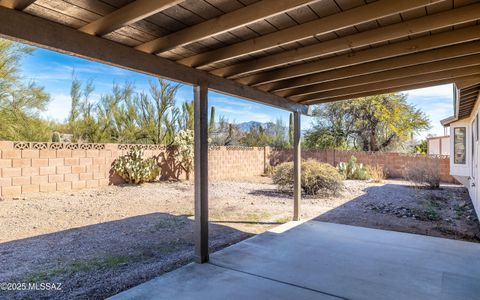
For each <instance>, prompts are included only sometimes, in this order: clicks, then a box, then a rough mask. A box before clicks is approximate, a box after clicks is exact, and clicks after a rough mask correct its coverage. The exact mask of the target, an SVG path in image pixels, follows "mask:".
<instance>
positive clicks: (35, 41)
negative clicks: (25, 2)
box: [0, 7, 308, 114]
mask: <svg viewBox="0 0 480 300" xmlns="http://www.w3.org/2000/svg"><path fill="white" fill-rule="evenodd" d="M0 20H2V22H0V37H5V38H8V39H12V40H16V41H20V42H24V43H28V44H32V45H35V46H39V47H45V48H48V49H52V50H56V51H59V52H62V53H65V54H69V55H74V56H78V57H82V58H86V59H90V60H93V61H96V62H101V63H105V64H109V65H113V66H118V67H121V68H125V69H129V70H133V71H137V72H141V73H144V74H149V75H153V76H159V77H164V78H168V79H172V80H176V81H178V82H184V83H188V84H194V85H196V84H199V83H203V84H207V85H208V87H209V88H210V89H212V90H215V91H218V92H221V93H226V94H229V95H233V96H236V97H240V98H244V99H249V100H253V101H257V102H260V103H263V104H267V105H271V106H274V107H279V108H283V109H286V110H289V111H297V112H300V113H302V114H306V113H308V107H307V106H305V105H298V104H296V103H294V102H292V101H289V100H287V99H285V98H282V97H279V96H276V95H273V94H270V93H265V92H262V91H259V90H257V89H255V88H252V87H248V86H243V85H241V84H239V83H237V82H234V81H232V80H228V79H224V78H220V77H217V76H214V75H211V74H209V73H207V72H204V71H200V70H196V69H192V68H188V67H186V66H183V65H180V64H177V63H175V62H172V61H170V60H168V59H164V58H161V57H158V56H155V55H150V54H147V53H143V52H140V51H138V50H135V49H133V48H131V47H128V46H125V45H121V44H119V43H116V42H113V41H110V40H107V39H104V38H101V37H96V36H92V35H88V34H85V33H83V32H80V31H78V30H75V29H72V28H70V27H66V26H64V25H61V24H58V23H55V22H51V21H48V20H45V19H42V18H38V17H35V16H32V15H28V14H25V13H22V12H19V11H16V10H12V9H8V8H2V7H0Z"/></svg>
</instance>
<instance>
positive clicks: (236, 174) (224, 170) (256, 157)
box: [208, 146, 268, 180]
mask: <svg viewBox="0 0 480 300" xmlns="http://www.w3.org/2000/svg"><path fill="white" fill-rule="evenodd" d="M267 151H268V148H265V147H217V146H215V147H210V149H209V151H208V176H209V178H210V179H212V180H222V179H241V178H246V177H252V176H256V175H261V174H264V173H265V168H266V163H267V161H268V152H267Z"/></svg>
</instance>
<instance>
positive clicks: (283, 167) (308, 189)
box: [272, 159, 343, 195]
mask: <svg viewBox="0 0 480 300" xmlns="http://www.w3.org/2000/svg"><path fill="white" fill-rule="evenodd" d="M301 177H302V178H301V187H302V191H303V193H304V194H305V195H318V194H321V193H322V194H336V193H337V192H338V191H340V190H341V189H342V188H343V182H342V176H341V175H340V173H338V171H337V169H335V168H334V167H332V166H331V165H329V164H326V163H321V162H318V161H316V160H313V159H310V160H306V161H302V172H301ZM272 179H273V182H274V183H275V184H277V185H278V187H279V189H280V190H283V191H288V192H291V191H293V162H286V163H282V164H280V165H278V166H277V167H276V168H275V170H274V172H273V176H272Z"/></svg>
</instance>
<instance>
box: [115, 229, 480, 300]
mask: <svg viewBox="0 0 480 300" xmlns="http://www.w3.org/2000/svg"><path fill="white" fill-rule="evenodd" d="M478 253H480V244H476V243H468V242H462V241H455V240H447V239H441V238H435V237H428V236H421V235H414V234H408V233H400V232H393V231H384V230H378V229H370V228H363V227H355V226H348V225H340V224H333V223H324V222H320V221H316V220H311V221H308V222H305V223H300V222H292V223H289V224H284V225H282V226H280V227H277V228H275V229H273V230H271V231H269V232H266V233H263V234H261V235H258V236H255V237H253V238H250V239H248V240H245V241H243V242H240V243H238V244H235V245H233V246H230V247H228V248H226V249H223V250H221V251H219V252H216V253H214V254H212V255H211V257H210V262H209V263H207V264H190V265H187V266H185V267H183V268H180V269H178V270H176V271H173V272H171V273H168V274H165V275H163V276H161V277H159V278H157V279H154V280H151V281H149V282H147V283H144V284H142V285H140V286H137V287H135V288H132V289H130V290H127V291H125V292H123V293H120V294H118V295H117V296H114V297H112V298H110V299H112V300H122V299H232V300H233V299H235V300H236V299H332V300H333V299H408V300H410V299H457V300H462V299H478V296H479V295H480V285H479V284H478V282H479V281H480V259H479V258H478Z"/></svg>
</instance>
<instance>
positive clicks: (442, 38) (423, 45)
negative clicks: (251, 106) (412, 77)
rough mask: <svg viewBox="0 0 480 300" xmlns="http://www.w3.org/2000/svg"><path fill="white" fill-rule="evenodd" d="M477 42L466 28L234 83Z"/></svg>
mask: <svg viewBox="0 0 480 300" xmlns="http://www.w3.org/2000/svg"><path fill="white" fill-rule="evenodd" d="M477 39H480V26H479V25H475V26H470V27H466V28H462V29H458V30H453V31H447V32H442V33H438V34H434V35H431V36H426V37H419V38H416V39H412V40H408V41H403V42H398V43H394V44H388V45H385V46H380V47H376V48H370V49H366V50H361V51H356V52H352V53H347V54H344V55H338V56H335V57H331V58H325V59H321V60H318V61H315V62H308V63H304V64H300V65H296V66H292V67H287V68H284V69H280V70H273V71H268V72H263V73H259V74H254V75H250V76H247V77H243V78H239V79H237V81H238V82H240V83H242V84H245V85H253V86H256V85H260V84H264V83H269V82H275V81H280V80H285V79H290V78H294V77H300V76H305V75H309V74H313V73H319V72H325V71H329V70H334V69H338V68H344V67H349V66H353V65H359V64H363V63H368V62H372V61H377V60H382V59H386V58H392V57H396V56H400V55H406V54H412V53H417V52H421V51H425V50H431V49H435V48H440V47H444V46H449V45H454V44H458V43H462V42H469V41H472V40H477Z"/></svg>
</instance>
